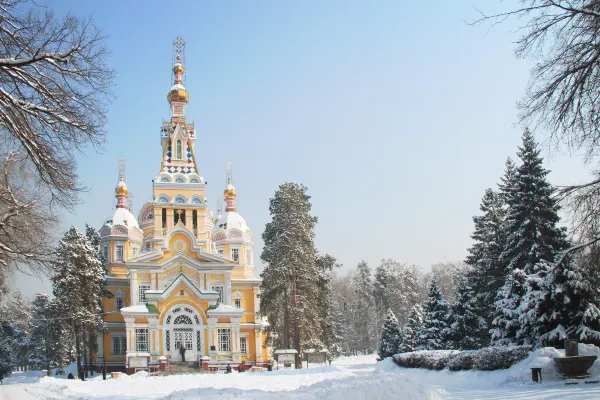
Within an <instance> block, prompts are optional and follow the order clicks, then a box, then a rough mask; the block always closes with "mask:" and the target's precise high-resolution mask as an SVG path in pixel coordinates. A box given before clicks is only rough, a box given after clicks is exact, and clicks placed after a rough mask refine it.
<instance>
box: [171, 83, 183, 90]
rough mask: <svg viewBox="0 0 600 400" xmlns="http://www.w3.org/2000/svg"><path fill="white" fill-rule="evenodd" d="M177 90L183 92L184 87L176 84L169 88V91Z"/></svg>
mask: <svg viewBox="0 0 600 400" xmlns="http://www.w3.org/2000/svg"><path fill="white" fill-rule="evenodd" d="M177 89H183V90H185V87H184V86H183V85H182V84H181V83H176V84H174V85H173V86H171V91H173V90H177Z"/></svg>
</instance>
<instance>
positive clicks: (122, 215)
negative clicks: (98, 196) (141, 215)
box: [111, 208, 140, 229]
mask: <svg viewBox="0 0 600 400" xmlns="http://www.w3.org/2000/svg"><path fill="white" fill-rule="evenodd" d="M111 224H112V225H113V226H115V225H125V226H127V227H129V228H138V229H139V227H140V226H139V225H138V222H137V219H136V218H135V216H134V215H133V214H132V213H131V211H129V210H128V209H126V208H117V209H116V210H115V213H114V214H113V217H112V219H111Z"/></svg>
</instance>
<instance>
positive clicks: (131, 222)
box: [97, 38, 268, 372]
mask: <svg viewBox="0 0 600 400" xmlns="http://www.w3.org/2000/svg"><path fill="white" fill-rule="evenodd" d="M174 44H175V49H176V54H177V57H176V59H175V62H174V66H173V75H174V84H173V86H172V87H171V89H170V90H169V93H168V96H167V99H168V101H169V104H170V109H171V118H170V120H168V121H163V123H162V127H161V130H160V143H161V147H162V160H161V165H160V169H159V170H158V173H157V174H156V175H155V178H154V181H153V199H152V201H150V202H148V203H146V204H145V205H144V206H143V207H142V209H141V211H140V213H139V215H138V217H137V218H136V217H135V216H134V215H133V214H132V212H131V210H130V209H129V207H128V205H127V197H128V188H127V185H126V182H125V176H124V173H123V169H122V168H121V173H120V176H119V182H118V184H117V187H116V189H115V193H116V199H117V205H116V209H115V211H114V214H113V216H112V218H111V219H109V220H108V221H106V223H105V224H104V225H103V226H102V228H101V229H100V230H99V233H100V237H101V245H100V246H101V251H102V252H103V255H104V258H105V260H106V263H107V268H108V276H107V278H106V279H107V283H108V289H109V290H110V291H111V292H112V293H113V294H114V297H112V298H105V299H104V300H103V309H104V312H105V313H106V314H105V321H106V323H107V325H108V332H106V333H105V334H104V335H103V336H100V339H99V350H98V354H97V363H102V362H104V363H105V364H106V366H107V369H108V370H123V369H127V371H128V372H131V371H134V370H135V368H136V367H142V368H143V367H144V366H145V364H146V363H147V362H150V363H153V362H158V359H159V358H160V357H162V356H164V357H166V358H167V359H170V360H171V362H174V361H175V362H176V361H181V360H182V358H183V356H182V354H181V353H182V351H181V348H182V347H183V348H184V349H185V352H184V356H185V360H186V361H196V360H198V359H201V358H202V357H204V360H207V359H208V360H210V361H209V362H210V363H211V364H213V365H217V364H227V363H233V364H237V363H239V362H242V361H245V362H246V363H247V364H255V363H262V362H263V361H266V360H267V358H268V352H267V349H266V348H264V346H263V345H264V338H265V335H263V333H262V328H263V323H262V321H261V320H260V319H259V318H258V316H257V315H258V304H259V297H260V290H259V286H260V279H259V278H256V277H255V272H254V262H253V259H254V254H253V252H254V239H253V234H252V232H251V231H250V228H249V227H248V224H247V223H246V221H245V220H244V218H242V216H241V215H240V214H239V213H238V210H237V206H236V190H235V187H234V186H233V184H232V180H231V169H230V168H229V169H228V177H227V181H228V183H227V186H226V187H225V191H224V194H223V196H224V200H225V202H226V208H225V211H224V213H223V214H222V215H221V212H220V210H219V212H218V215H217V216H216V218H215V217H214V215H213V213H212V212H211V210H210V209H209V208H208V206H207V204H206V180H205V179H204V178H203V177H202V176H201V175H200V169H199V165H198V163H197V159H196V153H195V144H196V130H195V129H194V123H193V122H188V121H187V120H186V115H185V112H186V106H187V104H188V101H189V95H188V92H187V90H186V89H185V87H184V86H183V79H182V78H183V76H184V72H185V69H184V65H182V58H181V53H182V50H183V49H184V47H183V46H184V43H183V41H182V40H181V38H178V39H177V40H176V41H175V42H174ZM184 54H185V53H184ZM157 167H158V166H157ZM207 357H208V358H207Z"/></svg>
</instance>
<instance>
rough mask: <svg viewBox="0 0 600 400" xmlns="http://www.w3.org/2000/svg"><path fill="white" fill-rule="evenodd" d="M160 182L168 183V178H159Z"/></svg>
mask: <svg viewBox="0 0 600 400" xmlns="http://www.w3.org/2000/svg"><path fill="white" fill-rule="evenodd" d="M160 181H161V182H169V178H161V180H160Z"/></svg>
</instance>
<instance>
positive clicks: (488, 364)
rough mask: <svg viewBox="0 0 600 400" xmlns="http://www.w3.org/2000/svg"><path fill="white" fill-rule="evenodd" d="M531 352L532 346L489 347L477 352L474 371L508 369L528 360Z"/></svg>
mask: <svg viewBox="0 0 600 400" xmlns="http://www.w3.org/2000/svg"><path fill="white" fill-rule="evenodd" d="M531 350H532V349H531V346H516V347H487V348H484V349H481V350H478V351H477V352H476V355H475V359H474V361H473V368H472V369H476V370H480V371H495V370H497V369H507V368H510V367H511V366H512V365H513V364H516V363H518V362H519V361H521V360H524V359H526V358H527V356H528V355H529V353H530V352H531Z"/></svg>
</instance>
